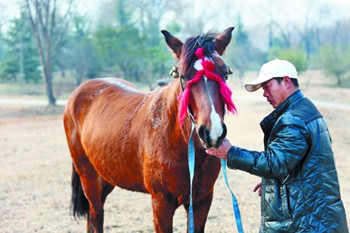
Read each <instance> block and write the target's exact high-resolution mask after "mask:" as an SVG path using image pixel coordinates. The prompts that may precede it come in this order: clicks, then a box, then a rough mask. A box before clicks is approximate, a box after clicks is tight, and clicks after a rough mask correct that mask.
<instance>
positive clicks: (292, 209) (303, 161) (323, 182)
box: [227, 91, 348, 233]
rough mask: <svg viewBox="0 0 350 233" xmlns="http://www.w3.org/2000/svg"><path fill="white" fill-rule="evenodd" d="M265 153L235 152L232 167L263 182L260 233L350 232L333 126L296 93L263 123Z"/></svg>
mask: <svg viewBox="0 0 350 233" xmlns="http://www.w3.org/2000/svg"><path fill="white" fill-rule="evenodd" d="M260 125H261V128H262V130H263V132H264V145H265V151H264V152H257V151H249V150H246V149H242V148H239V147H235V146H233V147H232V148H231V149H230V150H229V152H228V158H227V164H228V167H230V168H233V169H240V170H243V171H247V172H249V173H251V174H254V175H257V176H260V177H262V195H261V212H262V219H261V227H260V232H317V233H319V232H327V233H328V232H341V233H346V232H348V227H347V222H346V216H345V210H344V206H343V202H342V200H341V197H340V191H339V183H338V176H337V171H336V168H335V163H334V156H333V152H332V148H331V138H330V135H329V132H328V128H327V125H326V123H325V121H324V120H323V118H322V116H321V114H320V113H319V111H318V110H317V109H316V107H315V106H314V104H313V103H312V102H311V101H310V100H309V99H307V98H305V97H304V95H303V94H302V92H301V91H297V92H295V93H294V94H293V95H291V96H290V97H289V98H288V99H287V100H286V101H284V103H283V104H281V105H280V106H279V107H277V108H276V109H275V110H274V111H273V112H272V113H271V114H270V115H268V116H267V117H265V119H264V120H263V121H262V122H261V123H260Z"/></svg>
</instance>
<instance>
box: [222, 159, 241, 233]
mask: <svg viewBox="0 0 350 233" xmlns="http://www.w3.org/2000/svg"><path fill="white" fill-rule="evenodd" d="M220 161H221V169H222V174H223V175H224V179H225V183H226V186H227V188H228V190H229V191H230V192H231V198H232V205H233V211H234V213H235V219H236V225H237V229H238V232H239V233H243V232H244V231H243V227H242V219H241V213H240V211H239V207H238V201H237V199H236V197H235V195H234V194H233V192H232V190H231V188H230V185H229V184H228V179H227V174H226V159H220Z"/></svg>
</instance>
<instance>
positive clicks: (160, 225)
mask: <svg viewBox="0 0 350 233" xmlns="http://www.w3.org/2000/svg"><path fill="white" fill-rule="evenodd" d="M169 196H170V195H169ZM152 208H153V224H154V230H155V232H156V233H171V232H173V217H174V213H175V209H176V205H175V201H173V200H172V199H171V198H169V197H167V196H166V195H164V194H158V195H152Z"/></svg>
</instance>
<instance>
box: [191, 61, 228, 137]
mask: <svg viewBox="0 0 350 233" xmlns="http://www.w3.org/2000/svg"><path fill="white" fill-rule="evenodd" d="M205 60H211V59H209V58H208V57H205ZM201 63H202V59H199V60H197V61H196V62H195V63H194V68H195V69H196V70H201V69H203V66H202V64H201ZM204 80H205V86H206V88H205V89H206V90H207V91H208V94H207V96H208V97H209V100H210V103H211V113H210V121H211V129H210V137H211V139H212V140H213V142H212V143H213V144H215V143H216V140H217V139H218V138H219V137H220V136H221V135H222V133H223V131H224V129H223V127H222V124H221V118H220V116H219V114H218V113H217V112H216V111H215V107H214V104H213V100H212V97H211V96H210V93H209V89H208V78H207V77H205V76H204Z"/></svg>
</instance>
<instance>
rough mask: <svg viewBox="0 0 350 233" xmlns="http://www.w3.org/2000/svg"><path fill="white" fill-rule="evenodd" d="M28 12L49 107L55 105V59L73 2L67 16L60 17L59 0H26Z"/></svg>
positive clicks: (71, 0)
mask: <svg viewBox="0 0 350 233" xmlns="http://www.w3.org/2000/svg"><path fill="white" fill-rule="evenodd" d="M25 1H26V2H25V4H26V12H27V14H28V18H29V20H30V24H31V28H32V33H33V37H34V40H35V42H36V46H37V49H38V53H39V57H40V63H41V65H42V69H43V70H42V72H43V76H44V80H45V85H46V95H47V97H48V101H49V105H55V104H56V99H55V97H54V95H53V88H52V70H53V67H52V66H53V65H52V63H53V59H54V57H55V56H56V54H57V52H58V50H59V48H60V45H61V41H62V39H63V37H64V36H65V34H66V32H67V28H68V22H69V16H70V15H71V6H72V2H73V0H69V2H68V5H66V7H67V9H66V11H65V14H64V15H63V16H62V17H60V14H59V11H58V8H57V5H56V3H57V0H25Z"/></svg>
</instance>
